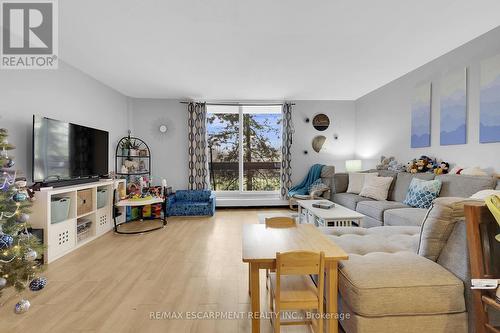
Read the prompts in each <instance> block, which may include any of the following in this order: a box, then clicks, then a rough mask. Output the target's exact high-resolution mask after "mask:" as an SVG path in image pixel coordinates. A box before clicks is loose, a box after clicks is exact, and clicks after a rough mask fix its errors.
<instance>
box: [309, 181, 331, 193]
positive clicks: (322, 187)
mask: <svg viewBox="0 0 500 333" xmlns="http://www.w3.org/2000/svg"><path fill="white" fill-rule="evenodd" d="M329 189H330V188H329V187H328V186H327V185H326V184H324V183H323V182H322V181H321V178H319V179H316V180H315V181H314V183H312V184H311V186H309V193H312V192H316V191H319V192H324V191H326V190H329Z"/></svg>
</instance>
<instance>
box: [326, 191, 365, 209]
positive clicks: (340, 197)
mask: <svg viewBox="0 0 500 333" xmlns="http://www.w3.org/2000/svg"><path fill="white" fill-rule="evenodd" d="M332 199H333V202H335V203H338V204H339V205H341V206H344V207H346V208H349V209H352V210H356V205H357V204H358V202H361V201H370V200H373V199H370V198H364V197H362V196H359V195H357V194H354V193H335V194H334V195H333V197H332Z"/></svg>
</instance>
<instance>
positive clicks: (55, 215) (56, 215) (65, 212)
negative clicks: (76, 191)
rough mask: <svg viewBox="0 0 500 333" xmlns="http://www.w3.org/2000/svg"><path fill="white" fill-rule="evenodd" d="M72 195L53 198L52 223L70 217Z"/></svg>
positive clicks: (51, 202) (51, 207) (51, 204)
mask: <svg viewBox="0 0 500 333" xmlns="http://www.w3.org/2000/svg"><path fill="white" fill-rule="evenodd" d="M70 203H71V198H70V197H60V198H52V199H51V201H50V223H59V222H62V221H65V220H67V219H68V218H69V207H70Z"/></svg>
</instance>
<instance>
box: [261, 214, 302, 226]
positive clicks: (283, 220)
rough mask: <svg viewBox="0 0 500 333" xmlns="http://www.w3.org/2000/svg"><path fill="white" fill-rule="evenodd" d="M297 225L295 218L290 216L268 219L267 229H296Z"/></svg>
mask: <svg viewBox="0 0 500 333" xmlns="http://www.w3.org/2000/svg"><path fill="white" fill-rule="evenodd" d="M296 225H297V223H296V222H295V219H294V218H293V217H289V216H277V217H266V227H268V228H292V227H295V226H296Z"/></svg>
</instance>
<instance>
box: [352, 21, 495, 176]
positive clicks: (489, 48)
mask: <svg viewBox="0 0 500 333" xmlns="http://www.w3.org/2000/svg"><path fill="white" fill-rule="evenodd" d="M498 40H500V28H497V29H494V30H492V31H490V32H489V33H487V34H485V35H483V36H481V37H479V38H477V39H475V40H473V41H471V42H469V43H467V44H465V45H463V46H461V47H459V48H457V49H455V50H453V51H451V52H450V53H448V54H445V55H443V56H442V57H440V58H438V59H436V60H434V61H432V62H430V63H428V64H426V65H424V66H422V67H420V68H418V69H416V70H414V71H412V72H410V73H408V74H407V75H405V76H403V77H401V78H399V79H397V80H395V81H393V82H391V83H389V84H387V85H386V86H384V87H381V88H379V89H377V90H376V91H374V92H372V93H370V94H368V95H366V96H363V97H362V98H360V99H358V100H357V101H356V155H357V156H358V157H360V158H362V159H365V160H372V163H371V165H373V164H374V163H375V162H374V161H373V159H378V158H379V157H380V155H386V156H392V155H393V156H395V157H396V158H397V159H398V160H400V162H405V163H406V162H407V161H409V160H411V159H412V158H415V157H419V156H420V155H430V156H434V157H436V158H438V159H443V160H445V161H448V162H450V163H452V164H458V165H460V166H463V167H468V166H469V167H470V166H480V167H482V168H487V169H488V171H490V172H492V171H494V170H495V171H496V172H500V156H499V151H500V143H490V144H480V143H479V72H480V61H481V60H482V59H485V58H487V57H489V56H492V55H494V54H498V53H499V52H500V44H499V43H498ZM464 67H468V69H469V71H468V76H469V78H468V85H467V88H468V123H467V125H468V133H467V135H468V138H467V142H468V143H467V144H466V145H456V146H440V145H439V127H440V126H439V103H440V102H439V94H440V90H439V86H440V82H441V77H442V76H443V74H445V73H447V72H448V71H450V70H454V69H459V68H464ZM425 81H432V83H433V87H432V130H431V143H432V144H431V147H428V148H418V149H412V148H410V103H411V100H412V94H413V88H414V87H415V85H417V84H418V83H421V82H425ZM365 164H366V167H368V166H370V165H368V164H369V163H365Z"/></svg>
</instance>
